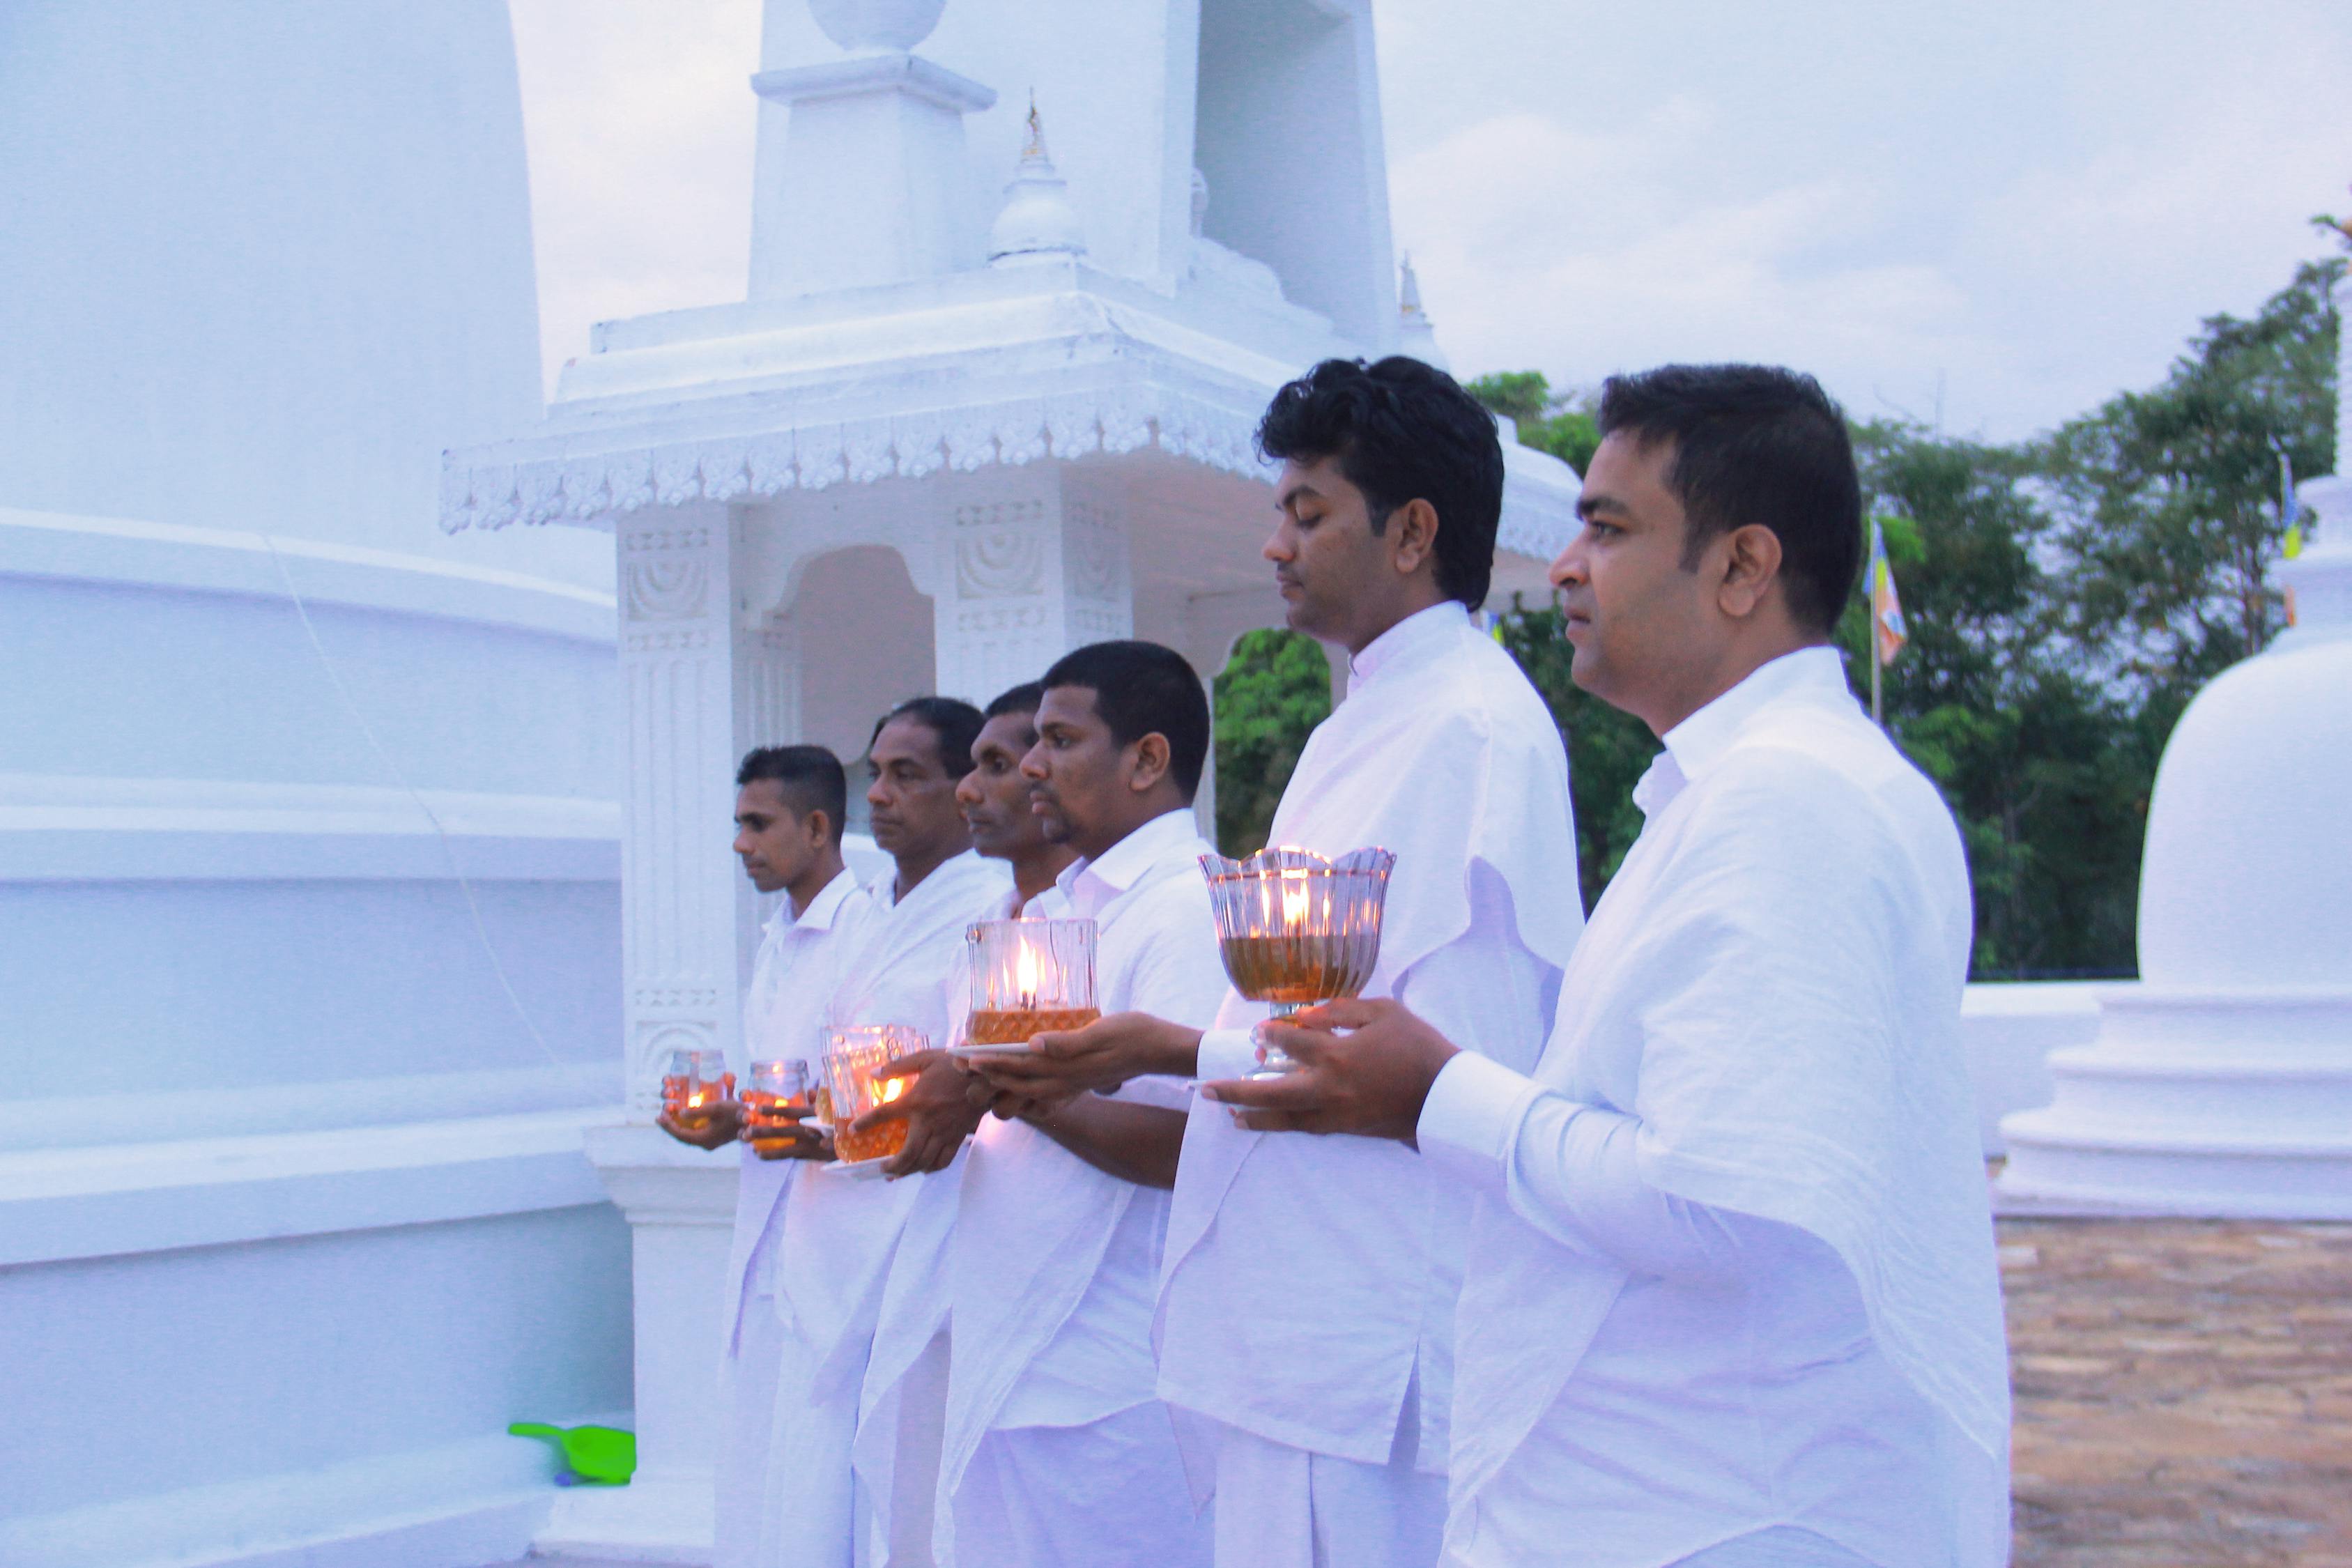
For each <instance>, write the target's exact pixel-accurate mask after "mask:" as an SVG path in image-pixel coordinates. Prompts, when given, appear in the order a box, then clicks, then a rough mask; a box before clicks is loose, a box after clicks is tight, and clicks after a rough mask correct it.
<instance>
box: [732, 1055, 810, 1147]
mask: <svg viewBox="0 0 2352 1568" xmlns="http://www.w3.org/2000/svg"><path fill="white" fill-rule="evenodd" d="M810 1110H812V1105H811V1102H810V1097H809V1069H808V1063H806V1062H798V1061H783V1060H777V1061H764V1062H753V1063H752V1064H751V1076H750V1077H749V1078H748V1079H745V1080H744V1084H743V1136H744V1137H745V1138H746V1139H749V1140H751V1141H752V1142H758V1141H759V1140H760V1139H761V1137H762V1136H765V1137H767V1138H770V1139H780V1138H783V1137H787V1136H789V1135H790V1133H791V1130H792V1129H793V1127H794V1126H796V1125H797V1124H798V1123H799V1121H800V1120H801V1118H803V1117H805V1116H807V1115H808V1114H809V1112H810Z"/></svg>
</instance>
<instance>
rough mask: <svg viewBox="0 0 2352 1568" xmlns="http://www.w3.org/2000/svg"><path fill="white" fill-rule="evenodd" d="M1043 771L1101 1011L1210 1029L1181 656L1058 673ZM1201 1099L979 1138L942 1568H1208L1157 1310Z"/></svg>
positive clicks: (1032, 1112)
mask: <svg viewBox="0 0 2352 1568" xmlns="http://www.w3.org/2000/svg"><path fill="white" fill-rule="evenodd" d="M1036 723H1037V727H1036V732H1035V739H1036V743H1035V745H1034V748H1033V749H1032V750H1031V751H1030V752H1029V754H1028V758H1027V760H1026V762H1024V764H1023V770H1024V773H1025V774H1026V776H1027V778H1028V779H1029V780H1030V781H1033V782H1034V786H1035V802H1036V810H1037V813H1038V814H1039V815H1038V820H1040V821H1041V822H1042V824H1043V826H1044V827H1045V832H1046V834H1047V836H1048V837H1051V838H1053V839H1054V840H1055V841H1056V842H1059V843H1061V844H1064V845H1066V846H1067V847H1069V848H1070V849H1072V850H1075V851H1076V852H1077V854H1078V855H1079V856H1080V857H1081V858H1079V859H1077V860H1076V862H1075V863H1074V864H1072V865H1070V866H1069V867H1068V868H1066V869H1065V870H1064V871H1063V873H1062V875H1061V878H1060V883H1059V886H1060V893H1061V901H1060V908H1059V909H1058V910H1057V911H1056V912H1058V913H1064V914H1066V915H1068V916H1071V917H1075V918H1078V919H1085V920H1092V921H1095V922H1096V931H1097V936H1096V941H1097V947H1096V958H1095V973H1096V997H1097V1003H1098V1005H1100V1006H1101V1007H1102V1008H1103V1009H1104V1011H1106V1012H1114V1013H1115V1012H1124V1011H1128V1010H1131V1009H1132V1010H1139V1011H1143V1012H1147V1013H1150V1014H1152V1015H1154V1016H1159V1017H1162V1018H1168V1019H1171V1020H1174V1021H1177V1022H1179V1023H1186V1024H1191V1025H1192V1026H1196V1027H1197V1026H1202V1025H1205V1024H1207V1023H1208V1022H1209V1021H1210V1020H1211V1019H1212V1018H1213V1016H1215V1014H1216V1010H1217V1006H1218V1004H1219V1003H1221V1002H1222V1001H1223V999H1224V993H1225V974H1224V967H1223V963H1222V962H1221V961H1220V960H1219V958H1218V954H1217V943H1216V931H1215V925H1214V922H1213V919H1212V917H1211V915H1210V910H1209V897H1208V887H1207V884H1206V883H1205V882H1204V881H1203V880H1202V876H1201V865H1200V860H1201V857H1202V855H1205V854H1208V853H1211V847H1210V846H1209V844H1208V843H1207V842H1206V841H1205V840H1203V839H1202V837H1201V836H1200V833H1199V831H1198V830H1197V828H1196V827H1195V826H1194V825H1193V819H1192V795H1193V792H1194V791H1195V790H1196V789H1198V788H1199V786H1200V780H1201V773H1202V767H1203V765H1204V764H1205V763H1206V761H1207V757H1208V751H1209V703H1208V698H1207V695H1206V694H1205V693H1204V692H1203V691H1202V687H1201V679H1200V677H1199V676H1198V675H1197V674H1195V673H1194V672H1193V669H1192V666H1191V665H1190V664H1188V663H1186V662H1185V660H1184V658H1183V656H1182V655H1181V654H1179V653H1177V652H1176V651H1175V650H1174V649H1172V648H1167V647H1160V646H1159V645H1158V644H1155V643H1145V642H1111V643H1097V644H1095V645H1093V646H1091V647H1083V648H1080V649H1078V650H1077V651H1076V652H1075V653H1072V654H1070V655H1068V656H1067V657H1066V658H1063V659H1061V660H1060V661H1059V662H1058V663H1056V664H1055V666H1054V668H1052V669H1051V670H1049V671H1047V672H1046V675H1045V681H1044V699H1043V702H1042V704H1041V706H1040V707H1039V709H1038V711H1037V720H1036ZM1191 1098H1192V1096H1191V1092H1190V1090H1189V1089H1187V1088H1186V1087H1185V1086H1183V1085H1182V1084H1181V1083H1178V1082H1177V1081H1175V1080H1173V1079H1165V1078H1142V1079H1136V1080H1134V1081H1132V1082H1130V1083H1129V1084H1126V1085H1124V1086H1123V1087H1121V1088H1120V1089H1118V1090H1117V1091H1115V1092H1114V1093H1113V1094H1111V1095H1108V1096H1105V1095H1099V1094H1094V1093H1081V1094H1078V1095H1076V1096H1071V1097H1066V1098H1061V1099H1060V1100H1058V1102H1056V1103H1053V1104H1050V1105H1049V1104H1044V1103H1038V1102H1034V1101H1022V1100H1017V1099H1015V1098H1013V1097H1006V1098H1005V1099H1004V1100H1003V1101H1001V1102H999V1104H998V1107H997V1109H998V1111H999V1116H998V1117H997V1118H993V1119H992V1120H991V1121H989V1122H988V1123H987V1124H985V1125H984V1126H983V1127H982V1129H981V1131H980V1133H979V1135H978V1137H977V1138H975V1139H974V1141H973V1145H972V1149H971V1154H970V1155H969V1156H968V1157H967V1163H966V1166H965V1170H964V1176H963V1199H962V1201H963V1206H962V1212H961V1215H959V1216H958V1219H957V1222H956V1240H955V1245H954V1249H953V1253H952V1265H951V1268H950V1285H951V1288H952V1291H953V1296H954V1303H955V1305H954V1309H953V1310H954V1323H955V1357H954V1369H953V1373H952V1379H951V1382H950V1389H949V1394H948V1417H947V1436H946V1443H945V1448H944V1456H943V1458H942V1461H941V1465H940V1505H939V1524H938V1541H939V1551H938V1558H939V1562H940V1564H941V1568H947V1565H948V1564H950V1563H953V1564H955V1565H956V1568H1039V1565H1050V1564H1056V1563H1067V1564H1072V1565H1078V1564H1083V1565H1085V1568H1206V1564H1207V1563H1208V1562H1209V1534H1208V1529H1207V1521H1205V1519H1204V1518H1202V1515H1201V1514H1200V1512H1199V1511H1198V1510H1196V1509H1195V1508H1194V1506H1193V1502H1192V1492H1191V1489H1190V1488H1189V1487H1188V1486H1187V1484H1186V1481H1185V1477H1184V1468H1183V1462H1182V1458H1181V1455H1180V1454H1179V1452H1178V1450H1177V1446H1176V1434H1175V1429H1174V1427H1173V1426H1172V1425H1171V1419H1170V1416H1169V1413H1168V1410H1167V1407H1166V1406H1165V1405H1162V1404H1161V1403H1160V1400H1159V1398H1158V1396H1157V1394H1156V1392H1155V1388H1154V1382H1155V1369H1154V1366H1153V1363H1152V1352H1151V1314H1152V1298H1153V1293H1154V1290H1155V1288H1156V1286H1157V1284H1158V1281H1159V1272H1160V1246H1161V1242H1162V1239H1163V1237H1164V1236H1165V1234H1166V1230H1167V1217H1168V1194H1167V1189H1168V1188H1169V1187H1170V1186H1171V1184H1173V1182H1174V1179H1175V1173H1176V1164H1177V1155H1178V1151H1179V1149H1180V1147H1181V1143H1182V1142H1183V1136H1184V1121H1185V1111H1186V1110H1187V1109H1188V1108H1189V1106H1190V1103H1191Z"/></svg>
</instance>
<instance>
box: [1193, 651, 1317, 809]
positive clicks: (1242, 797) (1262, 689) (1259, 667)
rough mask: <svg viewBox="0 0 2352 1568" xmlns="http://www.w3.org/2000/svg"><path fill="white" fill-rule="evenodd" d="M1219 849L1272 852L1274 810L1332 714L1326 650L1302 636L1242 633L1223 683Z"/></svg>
mask: <svg viewBox="0 0 2352 1568" xmlns="http://www.w3.org/2000/svg"><path fill="white" fill-rule="evenodd" d="M1215 707H1216V731H1217V847H1218V848H1220V849H1222V850H1223V851H1224V853H1226V854H1228V855H1234V856H1240V855H1247V854H1250V853H1252V852H1253V851H1255V850H1258V849H1263V848H1265V836H1266V830H1267V829H1268V828H1269V827H1270V826H1272V824H1273V822H1274V808H1275V806H1276V804H1277V803H1278V802H1279V801H1280V800H1281V799H1282V792H1283V789H1284V787H1285V786H1286V785H1287V784H1289V783H1290V774H1291V770H1292V769H1294V768H1296V767H1297V765H1298V753H1299V752H1301V751H1302V750H1304V749H1305V747H1306V745H1307V735H1308V733H1309V732H1310V731H1313V730H1314V728H1315V726H1316V725H1318V724H1320V723H1321V722H1322V721H1323V720H1324V718H1325V717H1326V716H1327V715H1328V714H1329V713H1330V711H1331V666H1330V662H1329V661H1328V659H1326V658H1324V657H1323V648H1322V645H1321V644H1319V643H1318V642H1317V641H1316V640H1315V639H1314V638H1312V637H1302V636H1301V635H1299V634H1298V633H1297V632H1286V631H1254V632H1244V633H1243V634H1242V638H1241V640H1240V641H1239V642H1238V643H1236V644H1234V655H1233V658H1231V659H1230V660H1229V661H1228V662H1227V663H1226V665H1225V668H1224V669H1223V671H1222V672H1220V673H1219V675H1218V676H1217V679H1216V681H1215Z"/></svg>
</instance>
